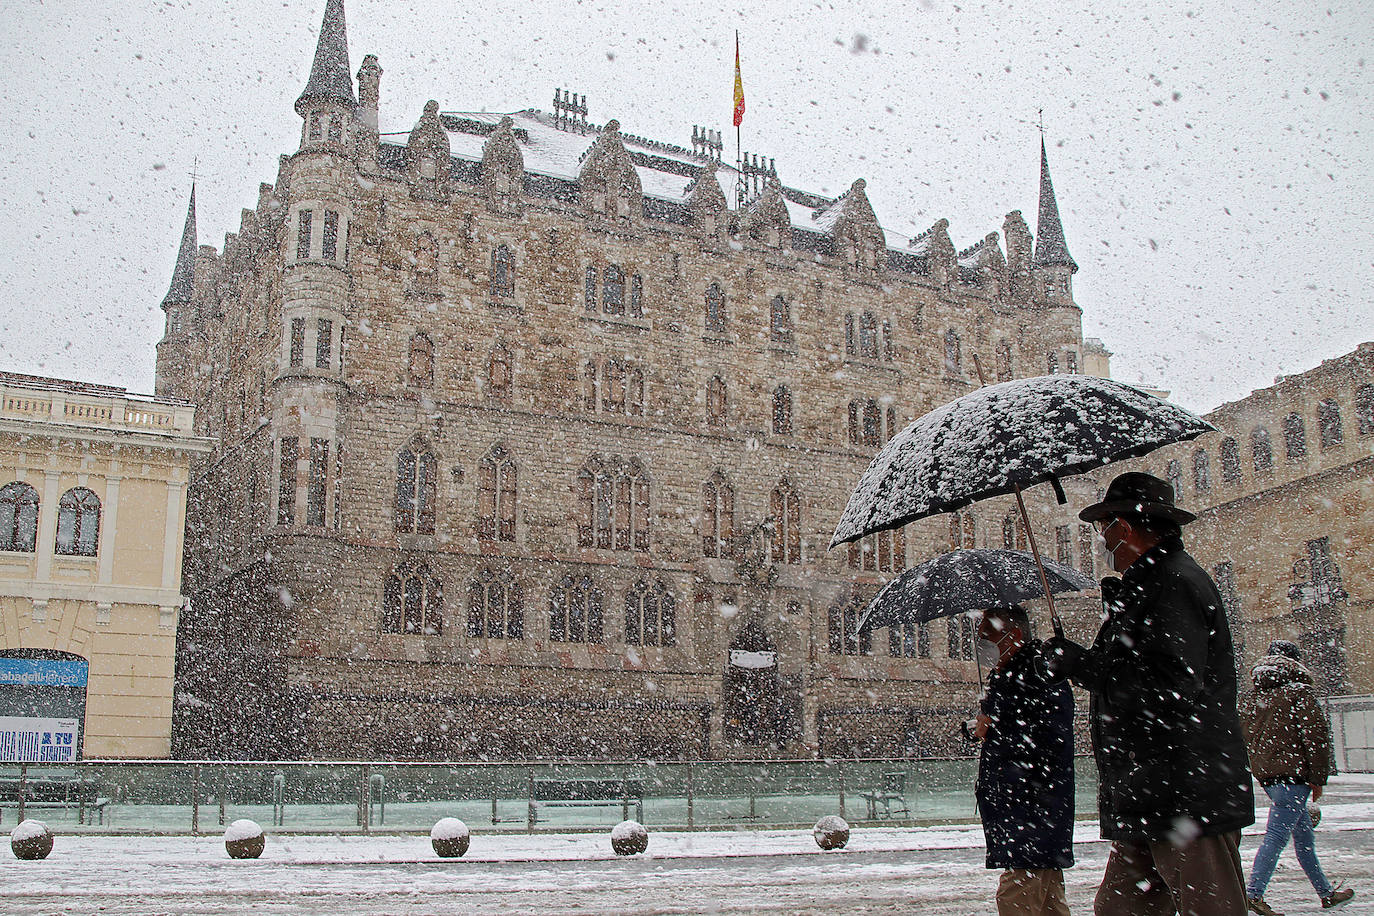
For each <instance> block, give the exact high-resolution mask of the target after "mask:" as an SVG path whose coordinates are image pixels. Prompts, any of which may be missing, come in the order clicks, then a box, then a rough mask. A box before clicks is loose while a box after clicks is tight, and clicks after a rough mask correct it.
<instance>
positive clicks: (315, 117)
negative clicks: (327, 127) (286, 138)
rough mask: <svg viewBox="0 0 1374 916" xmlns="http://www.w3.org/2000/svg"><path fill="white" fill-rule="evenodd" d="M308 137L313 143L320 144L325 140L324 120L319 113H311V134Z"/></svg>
mask: <svg viewBox="0 0 1374 916" xmlns="http://www.w3.org/2000/svg"><path fill="white" fill-rule="evenodd" d="M308 137H309V142H311V143H318V142H319V141H320V140H322V139H324V124H323V119H322V118H321V117H320V113H319V112H318V111H312V112H310V132H309V134H308Z"/></svg>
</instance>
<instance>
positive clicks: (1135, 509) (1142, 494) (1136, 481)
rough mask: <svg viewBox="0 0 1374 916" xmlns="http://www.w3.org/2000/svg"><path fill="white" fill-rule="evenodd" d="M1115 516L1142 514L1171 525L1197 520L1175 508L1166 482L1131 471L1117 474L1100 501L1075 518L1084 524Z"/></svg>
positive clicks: (1189, 513) (1172, 491)
mask: <svg viewBox="0 0 1374 916" xmlns="http://www.w3.org/2000/svg"><path fill="white" fill-rule="evenodd" d="M1117 515H1126V516H1131V515H1145V516H1149V517H1150V518H1166V519H1168V520H1169V521H1171V522H1176V523H1177V524H1180V525H1186V524H1188V523H1189V522H1191V521H1193V520H1194V519H1196V518H1197V516H1196V515H1194V514H1193V513H1191V512H1189V511H1188V510H1187V509H1181V508H1179V507H1178V506H1176V505H1174V488H1173V487H1171V486H1169V482H1168V481H1167V480H1160V479H1159V478H1158V477H1156V476H1154V475H1153V474H1142V473H1140V472H1139V471H1131V472H1129V473H1127V474H1121V475H1119V476H1118V477H1117V478H1116V479H1115V480H1113V481H1112V483H1111V486H1109V487H1107V493H1106V496H1104V497H1103V499H1102V502H1100V503H1093V504H1092V505H1091V506H1089V507H1088V508H1086V509H1084V510H1083V511H1082V512H1080V513H1078V517H1079V518H1081V519H1082V520H1083V521H1085V522H1095V521H1097V520H1098V519H1103V518H1111V517H1112V516H1117Z"/></svg>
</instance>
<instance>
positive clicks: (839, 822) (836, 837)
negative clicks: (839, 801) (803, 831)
mask: <svg viewBox="0 0 1374 916" xmlns="http://www.w3.org/2000/svg"><path fill="white" fill-rule="evenodd" d="M811 835H812V836H813V837H815V838H816V845H817V846H819V847H820V848H821V849H843V848H844V844H846V843H848V842H849V824H848V823H847V822H846V821H845V819H844V818H842V817H840V816H839V815H836V814H827V815H826V816H825V817H823V818H821V819H820V820H818V821H816V826H815V827H814V828H813V829H812V831H811Z"/></svg>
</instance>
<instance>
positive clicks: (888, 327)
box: [883, 318, 897, 363]
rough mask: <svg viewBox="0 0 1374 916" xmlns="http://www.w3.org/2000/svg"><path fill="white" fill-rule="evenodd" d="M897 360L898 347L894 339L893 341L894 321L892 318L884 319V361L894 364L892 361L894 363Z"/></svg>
mask: <svg viewBox="0 0 1374 916" xmlns="http://www.w3.org/2000/svg"><path fill="white" fill-rule="evenodd" d="M896 358H897V347H896V343H895V342H894V341H893V339H892V320H891V319H890V318H884V319H883V359H884V361H886V362H889V363H890V362H892V361H893V360H894V359H896Z"/></svg>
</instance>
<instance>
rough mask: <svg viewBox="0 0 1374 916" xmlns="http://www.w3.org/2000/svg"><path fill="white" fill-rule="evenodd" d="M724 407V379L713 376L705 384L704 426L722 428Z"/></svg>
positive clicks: (725, 405)
mask: <svg viewBox="0 0 1374 916" xmlns="http://www.w3.org/2000/svg"><path fill="white" fill-rule="evenodd" d="M726 407H727V403H726V393H725V379H723V378H721V377H720V376H719V375H713V376H711V380H710V381H709V382H707V383H706V425H707V426H724V425H725V411H726Z"/></svg>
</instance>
